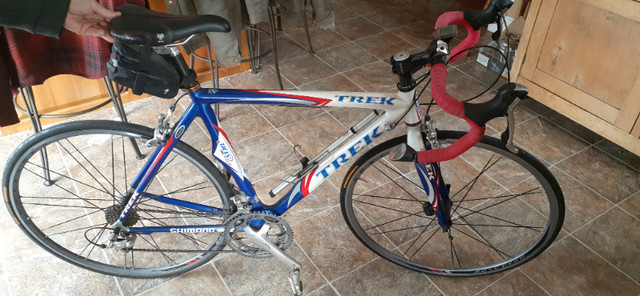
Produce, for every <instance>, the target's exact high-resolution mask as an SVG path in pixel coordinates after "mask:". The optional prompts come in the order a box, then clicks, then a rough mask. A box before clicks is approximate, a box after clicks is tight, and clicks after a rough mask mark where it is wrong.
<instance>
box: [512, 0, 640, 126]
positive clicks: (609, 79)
mask: <svg viewBox="0 0 640 296" xmlns="http://www.w3.org/2000/svg"><path fill="white" fill-rule="evenodd" d="M538 2H539V1H538ZM538 7H539V11H538V15H537V18H536V20H535V25H534V26H533V29H532V32H531V38H530V40H529V42H528V48H527V50H526V56H525V57H524V64H523V65H522V68H521V69H520V72H519V75H520V76H521V77H523V78H525V79H527V80H529V81H531V82H533V83H535V84H537V85H539V86H541V87H542V88H544V89H545V90H547V91H549V92H551V93H553V94H554V95H555V96H557V97H560V98H562V99H564V100H566V101H567V102H568V103H570V104H572V105H575V106H577V107H578V108H579V109H581V110H579V111H586V112H587V113H589V114H592V115H594V116H595V117H596V118H597V120H601V121H602V122H604V123H605V124H609V125H611V126H613V127H615V128H616V129H619V130H620V131H621V132H623V133H626V134H632V135H635V138H636V139H637V138H638V136H640V122H638V121H639V120H638V115H639V114H640V58H639V57H640V3H638V2H636V1H634V0H615V1H604V0H543V1H542V5H540V3H538ZM561 113H563V112H561ZM565 115H568V116H569V117H570V118H572V117H574V116H571V115H570V114H565ZM578 117H579V116H578ZM582 117H583V118H584V116H582ZM574 120H575V119H574ZM581 123H582V122H581ZM583 125H588V124H584V123H583ZM592 129H593V128H592Z"/></svg>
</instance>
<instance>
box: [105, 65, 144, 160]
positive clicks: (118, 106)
mask: <svg viewBox="0 0 640 296" xmlns="http://www.w3.org/2000/svg"><path fill="white" fill-rule="evenodd" d="M102 81H103V82H104V86H105V87H106V88H107V92H108V93H109V97H111V102H112V103H113V109H114V110H115V111H116V114H118V116H119V117H120V120H121V121H122V122H129V121H128V120H127V115H126V113H125V111H124V105H123V104H122V97H120V91H119V90H116V89H114V87H113V83H112V81H111V79H109V77H107V76H105V77H103V78H102ZM116 88H117V85H116ZM129 141H130V142H131V147H132V148H133V152H134V153H135V154H136V159H143V158H144V155H143V154H142V152H140V148H139V147H138V143H136V141H135V140H133V139H131V138H129Z"/></svg>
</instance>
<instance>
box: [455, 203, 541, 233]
mask: <svg viewBox="0 0 640 296" xmlns="http://www.w3.org/2000/svg"><path fill="white" fill-rule="evenodd" d="M461 208H462V209H464V210H468V211H471V212H472V213H470V214H467V215H464V216H459V217H457V218H458V219H462V220H463V221H464V222H466V223H463V224H460V225H469V226H471V227H473V226H474V225H476V224H470V223H469V222H467V220H466V219H465V217H469V216H471V215H473V214H479V215H482V216H485V217H489V218H492V219H496V220H498V221H502V222H505V223H509V224H511V225H513V226H511V227H521V228H528V229H531V230H535V229H532V228H542V227H540V226H525V225H522V224H518V223H515V222H512V221H509V220H505V219H503V218H500V217H496V216H493V215H489V214H486V213H481V212H476V211H474V210H471V209H467V208H464V207H461ZM456 220H457V219H456ZM496 226H498V225H496ZM507 226H508V225H504V227H507Z"/></svg>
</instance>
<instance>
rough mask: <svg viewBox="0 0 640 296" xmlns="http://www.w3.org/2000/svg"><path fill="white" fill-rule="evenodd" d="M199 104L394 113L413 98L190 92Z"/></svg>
mask: <svg viewBox="0 0 640 296" xmlns="http://www.w3.org/2000/svg"><path fill="white" fill-rule="evenodd" d="M191 98H192V99H193V101H194V102H196V103H204V104H255V105H261V104H262V105H281V106H298V107H325V106H326V107H347V108H365V109H380V110H390V109H391V110H393V109H405V110H406V108H408V107H409V106H411V103H412V99H413V97H412V96H406V95H402V94H399V93H397V92H395V93H378V92H375V93H374V92H344V91H280V90H239V89H214V88H201V89H199V90H198V91H196V92H193V93H191Z"/></svg>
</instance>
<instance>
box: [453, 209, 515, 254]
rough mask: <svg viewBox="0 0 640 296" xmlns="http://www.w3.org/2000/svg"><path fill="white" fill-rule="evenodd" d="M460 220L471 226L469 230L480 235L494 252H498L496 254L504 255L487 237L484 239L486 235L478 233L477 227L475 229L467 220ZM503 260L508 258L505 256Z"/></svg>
mask: <svg viewBox="0 0 640 296" xmlns="http://www.w3.org/2000/svg"><path fill="white" fill-rule="evenodd" d="M460 219H462V221H464V222H465V223H467V224H469V225H468V226H469V228H471V230H473V232H475V233H476V234H477V235H479V236H480V237H481V238H482V239H483V240H484V241H485V242H486V243H487V244H488V245H489V246H491V248H492V249H493V250H495V251H496V253H498V255H500V253H504V252H501V251H499V250H498V249H497V248H496V247H494V246H493V244H492V243H491V242H490V241H489V240H488V239H487V238H486V237H484V235H482V233H480V231H478V230H477V229H476V228H475V227H473V225H471V224H470V223H469V221H467V219H465V218H462V217H461V218H460ZM509 257H510V256H509ZM502 258H503V259H507V258H505V257H504V256H503V257H502Z"/></svg>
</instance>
